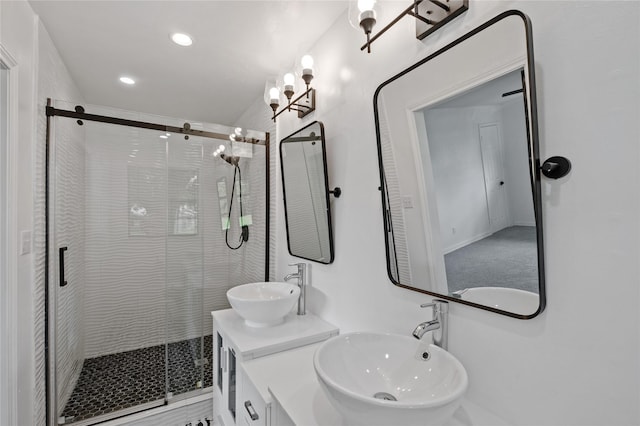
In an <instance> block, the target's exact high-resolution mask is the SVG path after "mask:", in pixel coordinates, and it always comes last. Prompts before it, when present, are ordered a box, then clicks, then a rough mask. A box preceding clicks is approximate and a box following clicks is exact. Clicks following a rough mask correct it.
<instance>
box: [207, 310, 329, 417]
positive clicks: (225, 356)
mask: <svg viewBox="0 0 640 426" xmlns="http://www.w3.org/2000/svg"><path fill="white" fill-rule="evenodd" d="M211 315H212V317H213V346H214V347H213V355H214V365H213V384H214V385H213V387H214V392H213V419H214V424H216V425H223V426H232V425H242V426H258V425H260V426H268V425H271V411H270V410H271V403H270V399H269V397H268V394H265V393H263V391H260V390H259V389H258V388H257V387H256V386H255V385H254V384H253V383H252V381H251V380H250V379H249V378H248V377H247V375H246V374H245V373H244V370H243V368H242V367H243V363H245V362H246V361H249V360H252V359H256V358H260V357H264V356H266V355H271V354H275V353H278V352H282V351H286V350H289V349H292V348H298V347H301V346H305V345H310V344H312V343H317V342H321V341H324V340H326V339H328V338H329V337H331V336H335V335H337V334H338V329H337V328H336V327H335V326H333V325H331V324H329V323H327V322H326V321H324V320H322V319H320V318H318V317H316V316H315V315H313V314H307V315H296V314H295V313H291V314H289V315H288V316H287V317H286V318H285V322H284V323H282V324H279V325H276V326H272V327H264V328H256V327H250V326H248V325H246V324H245V322H244V320H243V319H242V318H241V317H240V316H239V315H238V314H236V313H235V312H234V311H233V310H232V309H225V310H221V311H214V312H212V313H211ZM266 374H267V375H268V372H266Z"/></svg>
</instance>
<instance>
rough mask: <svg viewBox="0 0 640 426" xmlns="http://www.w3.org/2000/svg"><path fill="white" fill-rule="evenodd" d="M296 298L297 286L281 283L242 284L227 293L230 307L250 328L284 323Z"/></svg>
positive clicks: (298, 291)
mask: <svg viewBox="0 0 640 426" xmlns="http://www.w3.org/2000/svg"><path fill="white" fill-rule="evenodd" d="M298 296H300V288H299V287H298V286H297V285H293V284H289V283H281V282H260V283H250V284H243V285H239V286H237V287H233V288H231V289H229V291H227V299H229V303H230V304H231V307H232V308H233V310H234V311H236V313H237V314H238V315H240V316H241V317H242V318H244V322H245V323H246V324H247V325H248V326H250V327H270V326H274V325H277V324H280V323H282V322H284V317H285V316H286V315H287V314H288V313H289V312H291V309H292V308H293V306H294V305H295V304H296V302H297V301H298Z"/></svg>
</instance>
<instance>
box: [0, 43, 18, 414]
mask: <svg viewBox="0 0 640 426" xmlns="http://www.w3.org/2000/svg"><path fill="white" fill-rule="evenodd" d="M0 67H1V68H2V69H3V70H4V71H6V73H7V76H6V80H5V81H4V82H2V83H0V84H6V89H7V97H6V99H5V105H3V107H5V108H6V125H7V126H6V128H5V129H0V131H2V135H0V144H1V146H0V152H1V153H2V155H0V161H2V162H3V163H2V166H1V167H0V172H1V176H0V182H2V183H1V185H2V186H1V187H0V208H1V209H2V212H1V213H2V214H1V215H0V217H2V221H1V222H0V282H3V283H4V285H1V286H0V313H1V317H0V347H2V348H3V350H2V351H1V352H0V424H17V423H18V400H17V394H18V371H17V370H18V353H17V347H18V321H17V308H16V307H17V303H18V293H17V290H18V289H17V282H18V256H17V255H18V244H17V241H18V231H17V229H18V221H17V218H18V208H17V207H18V197H17V188H16V185H17V182H18V181H19V180H18V167H17V164H18V63H17V61H16V60H15V59H14V58H13V56H12V55H11V54H10V53H9V51H8V50H7V49H6V48H5V47H4V46H3V45H2V44H1V43H0Z"/></svg>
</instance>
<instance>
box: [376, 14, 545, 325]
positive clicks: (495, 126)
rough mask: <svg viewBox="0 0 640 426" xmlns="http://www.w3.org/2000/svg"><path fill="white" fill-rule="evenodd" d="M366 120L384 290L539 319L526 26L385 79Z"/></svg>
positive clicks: (458, 45)
mask: <svg viewBox="0 0 640 426" xmlns="http://www.w3.org/2000/svg"><path fill="white" fill-rule="evenodd" d="M374 110H375V121H376V133H377V140H378V153H379V160H380V179H381V186H380V188H381V192H382V204H383V213H384V219H385V220H384V226H385V236H386V251H387V269H388V274H389V278H390V279H391V281H392V282H393V283H394V284H396V285H399V286H402V287H405V288H409V289H412V290H416V291H419V292H422V293H426V294H430V295H434V296H438V297H442V298H445V299H448V300H453V301H457V302H460V303H463V304H466V305H470V306H474V307H478V308H482V309H486V310H490V311H493V312H496V313H500V314H504V315H508V316H512V317H516V318H521V319H527V318H532V317H534V316H536V315H538V314H539V313H540V312H542V310H543V309H544V306H545V287H544V262H543V260H544V255H543V241H542V214H541V192H540V171H539V154H538V133H537V114H536V99H535V78H534V62H533V46H532V39H531V25H530V22H529V19H528V18H527V17H526V16H525V15H524V14H522V13H521V12H518V11H508V12H505V13H503V14H501V15H499V16H497V17H495V18H494V19H492V20H490V21H489V22H487V23H485V24H483V25H481V26H480V27H478V28H476V29H475V30H473V31H471V32H470V33H468V34H466V35H464V36H463V37H461V38H460V39H458V40H456V41H454V42H453V43H451V44H449V45H448V46H446V47H444V48H442V49H441V50H439V51H437V52H435V53H434V54H432V55H430V56H429V57H427V58H425V59H424V60H422V61H420V62H418V63H416V64H415V65H413V66H411V67H410V68H408V69H406V70H404V71H403V72H401V73H400V74H398V75H396V76H394V77H392V78H391V79H389V80H387V81H386V82H384V83H383V84H382V85H380V87H379V88H378V90H377V91H376V94H375V96H374Z"/></svg>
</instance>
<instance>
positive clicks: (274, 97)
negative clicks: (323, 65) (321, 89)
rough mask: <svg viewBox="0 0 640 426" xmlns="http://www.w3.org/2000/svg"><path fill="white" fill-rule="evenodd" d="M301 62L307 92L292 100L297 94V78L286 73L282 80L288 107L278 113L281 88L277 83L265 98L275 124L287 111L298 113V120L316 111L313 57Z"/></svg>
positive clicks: (271, 87) (303, 58) (269, 89)
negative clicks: (312, 84)
mask: <svg viewBox="0 0 640 426" xmlns="http://www.w3.org/2000/svg"><path fill="white" fill-rule="evenodd" d="M300 62H301V65H302V75H301V78H302V80H303V81H304V84H305V86H306V90H305V91H304V92H303V93H302V94H301V95H299V96H298V97H296V98H294V99H293V100H292V98H293V95H294V94H295V79H296V78H295V75H294V74H293V73H286V74H285V75H284V77H283V79H282V81H283V83H284V84H283V87H282V89H283V90H282V92H283V93H284V96H285V97H286V98H287V105H286V106H285V107H284V108H282V109H281V110H280V111H278V108H279V107H280V88H279V87H278V86H277V85H276V84H275V83H274V84H273V85H270V86H268V88H267V90H268V96H265V101H266V102H267V105H269V106H270V107H271V110H272V111H273V117H271V119H272V120H273V121H274V122H275V121H276V117H277V116H279V115H280V114H282V113H283V112H285V111H296V112H297V113H298V118H302V117H304V116H305V115H307V114H309V113H310V112H312V111H315V109H316V90H315V89H313V88H312V87H311V86H310V84H311V80H313V58H312V57H311V55H304V56H303V57H302V60H301V61H300ZM267 99H268V101H267Z"/></svg>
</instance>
